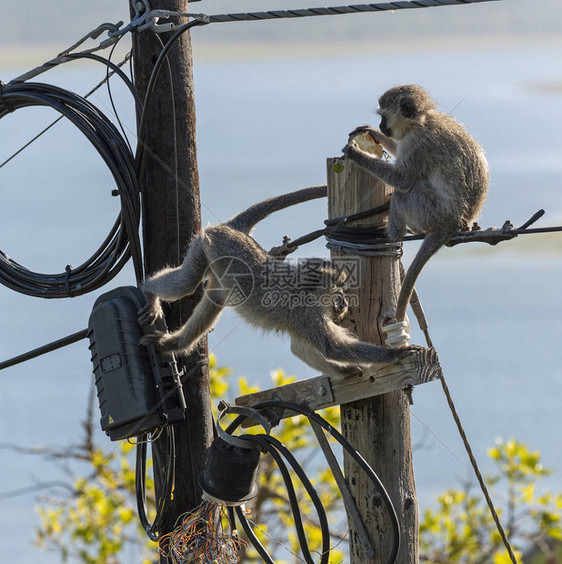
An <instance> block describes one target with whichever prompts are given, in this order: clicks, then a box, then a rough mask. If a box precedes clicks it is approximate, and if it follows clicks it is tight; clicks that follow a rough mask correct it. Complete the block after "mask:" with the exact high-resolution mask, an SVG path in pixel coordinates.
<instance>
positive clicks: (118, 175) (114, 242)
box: [0, 54, 143, 298]
mask: <svg viewBox="0 0 562 564" xmlns="http://www.w3.org/2000/svg"><path fill="white" fill-rule="evenodd" d="M81 56H84V55H81ZM77 58H78V55H77ZM86 58H95V59H96V60H97V59H98V57H97V56H95V55H91V54H90V55H88V56H87V57H86ZM112 68H113V67H112ZM32 106H47V107H51V108H53V109H54V110H56V111H57V112H59V113H60V114H61V115H63V116H64V117H66V118H68V119H69V120H70V121H71V122H72V123H73V124H74V125H75V126H76V127H77V128H78V129H79V130H80V131H81V132H82V133H83V134H84V135H85V136H86V137H87V139H88V140H89V141H90V142H91V143H92V145H93V146H94V147H95V149H96V150H97V151H98V153H99V154H100V156H101V157H102V158H103V160H104V161H105V163H106V165H107V166H108V168H109V169H110V172H111V174H112V176H113V178H114V180H115V183H116V185H117V191H116V193H117V194H118V195H119V196H120V199H121V212H120V214H119V217H118V218H117V220H116V222H115V224H114V225H113V227H112V229H111V231H110V233H109V235H108V236H107V238H106V240H105V241H104V242H103V244H102V245H101V246H100V247H99V249H98V250H97V251H96V252H95V253H94V254H93V255H92V256H91V257H90V258H89V259H87V260H86V261H85V262H84V263H83V264H81V265H80V266H78V267H77V268H72V267H70V266H68V267H67V268H66V270H65V272H64V273H61V274H54V275H50V274H41V273H36V272H33V271H30V270H28V269H27V268H25V267H24V266H22V265H20V264H18V263H17V262H16V261H14V260H12V259H11V258H10V257H8V256H7V255H6V254H5V253H4V252H2V251H0V283H2V284H4V285H6V286H7V287H9V288H11V289H13V290H15V291H18V292H21V293H23V294H27V295H31V296H35V297H43V298H63V297H71V296H78V295H82V294H85V293H88V292H91V291H93V290H96V289H98V288H100V287H101V286H103V285H105V284H106V283H107V282H109V281H110V280H111V279H112V278H113V277H114V276H116V275H117V274H118V272H119V271H120V270H121V269H122V268H123V266H124V265H125V263H126V262H127V261H128V260H129V258H130V257H131V256H132V257H133V262H134V269H135V275H136V277H137V280H141V279H142V276H143V270H142V252H141V244H140V238H139V223H140V213H141V205H140V192H139V185H138V181H137V175H136V171H135V165H134V157H133V155H132V153H131V151H130V149H129V148H128V146H127V143H126V142H125V140H124V139H123V137H122V135H121V134H120V133H119V131H118V130H117V128H116V127H115V125H114V124H113V123H112V122H111V121H110V120H109V118H107V117H106V116H105V115H104V114H103V113H102V112H101V111H100V110H99V109H98V108H96V107H95V106H94V105H93V104H91V103H90V102H88V101H87V100H86V99H85V98H83V97H81V96H79V95H77V94H74V93H72V92H69V91H67V90H64V89H62V88H59V87H57V86H53V85H49V84H44V83H37V82H30V83H26V82H12V83H8V84H4V85H2V88H1V90H0V119H1V118H2V117H4V116H6V115H7V114H8V113H11V112H13V111H16V110H18V109H21V108H26V107H32Z"/></svg>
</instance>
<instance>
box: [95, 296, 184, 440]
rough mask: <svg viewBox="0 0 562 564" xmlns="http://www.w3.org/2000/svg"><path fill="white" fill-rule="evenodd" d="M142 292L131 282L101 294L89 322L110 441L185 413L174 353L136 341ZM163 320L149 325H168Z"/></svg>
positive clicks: (149, 429)
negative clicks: (162, 351) (161, 351)
mask: <svg viewBox="0 0 562 564" xmlns="http://www.w3.org/2000/svg"><path fill="white" fill-rule="evenodd" d="M145 303H146V301H145V297H144V294H143V293H142V292H141V291H140V290H139V289H138V288H136V287H134V286H124V287H122V288H117V289H115V290H112V291H110V292H107V293H106V294H104V295H102V296H100V297H99V298H98V299H97V300H96V302H95V304H94V308H93V310H92V313H91V315H90V319H89V322H88V338H89V339H90V351H91V354H92V363H93V365H94V376H95V380H96V388H97V394H98V400H99V405H100V411H101V420H100V422H101V427H102V429H103V430H104V431H105V432H106V433H107V434H108V435H109V437H110V438H111V440H112V441H117V440H120V439H126V438H129V437H134V436H138V435H142V434H144V433H149V432H152V431H154V430H155V429H157V428H159V427H162V426H164V425H168V424H173V423H177V422H178V421H182V420H184V419H185V417H186V406H185V399H184V396H183V390H182V386H181V380H180V374H178V369H177V366H176V362H175V358H174V357H173V355H171V354H168V353H166V355H165V356H164V355H161V354H160V353H158V351H156V349H155V348H154V347H153V346H148V347H146V346H143V345H140V344H139V340H140V338H141V337H142V336H143V334H144V330H143V328H142V327H141V326H140V324H139V322H138V311H139V310H140V309H141V308H142V307H143V306H144V305H145ZM161 323H162V324H160V325H156V326H151V327H150V328H149V331H150V330H155V329H158V330H161V331H165V330H166V324H165V322H164V321H162V322H161Z"/></svg>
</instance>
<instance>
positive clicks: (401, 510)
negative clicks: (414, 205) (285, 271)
mask: <svg viewBox="0 0 562 564" xmlns="http://www.w3.org/2000/svg"><path fill="white" fill-rule="evenodd" d="M391 193H392V188H390V187H389V186H387V185H385V184H384V183H382V182H380V181H378V180H377V179H375V178H373V177H372V176H371V175H369V174H368V173H366V172H364V171H362V170H361V169H359V167H357V166H356V165H355V164H354V163H352V162H351V161H348V160H346V159H342V158H334V159H328V208H329V216H330V217H331V218H333V217H341V216H345V215H349V214H354V213H357V212H361V211H364V210H367V209H370V208H373V207H376V206H379V205H381V204H383V203H385V202H387V201H388V200H389V198H390V195H391ZM386 219H387V215H386V214H384V215H383V216H381V215H378V216H375V217H373V218H368V219H363V220H357V221H354V222H353V223H350V224H348V226H353V225H368V226H373V227H381V226H383V225H384V224H385V221H386ZM333 256H342V255H341V254H339V253H333ZM345 256H347V257H350V256H356V255H345ZM356 258H357V261H358V264H359V276H360V278H359V280H360V282H359V284H358V287H356V288H355V289H352V290H351V292H354V296H355V297H356V300H357V303H358V307H357V308H356V309H355V308H353V309H352V314H351V318H352V319H353V323H354V330H355V331H356V332H357V335H358V336H359V337H360V338H361V339H363V340H365V341H370V342H372V343H376V344H384V333H383V331H382V326H383V325H384V324H385V323H386V322H387V321H388V320H389V319H391V318H392V317H393V313H394V309H395V306H396V301H397V298H398V293H399V289H400V269H399V262H398V258H397V257H396V256H385V255H382V256H381V255H379V256H364V255H362V256H356ZM364 377H365V378H369V376H367V375H365V376H364ZM370 378H371V379H374V378H376V376H370ZM341 418H342V432H343V434H344V436H345V437H346V438H347V439H348V440H349V441H350V442H351V444H353V446H354V447H355V448H356V449H357V450H358V451H359V453H360V454H361V455H362V456H363V457H364V458H365V459H366V460H367V462H368V463H369V464H370V465H371V466H372V468H373V469H374V470H375V472H377V474H378V475H379V477H380V479H381V481H382V483H383V484H384V485H385V487H386V489H387V491H388V493H389V494H390V497H391V499H392V502H393V504H394V506H395V508H396V512H397V514H398V518H399V520H400V525H401V534H402V544H401V547H400V552H399V556H398V559H397V562H398V563H399V564H417V562H418V507H417V499H416V490H415V482H414V472H413V462H412V447H411V434H410V408H409V401H408V397H407V395H406V394H405V393H404V392H403V391H401V390H395V391H391V392H389V393H386V394H384V395H379V396H376V397H373V398H368V399H361V400H358V401H354V402H351V403H345V404H342V405H341ZM344 466H345V475H346V481H347V482H348V484H349V487H350V489H351V492H352V494H353V497H354V498H355V500H356V503H357V506H358V508H359V512H360V514H361V516H362V518H363V521H364V523H365V525H366V528H367V531H368V532H369V535H370V537H371V543H372V546H373V548H374V549H375V557H374V558H372V559H367V558H365V554H364V552H363V548H362V545H361V543H360V542H359V539H358V537H357V534H356V533H355V531H354V527H353V521H352V520H351V519H350V529H351V535H350V538H351V543H350V544H351V545H350V563H351V564H367V563H369V564H380V563H384V562H386V558H387V557H388V555H389V554H390V552H391V548H392V529H391V522H390V520H389V518H388V514H387V511H386V508H385V506H384V504H383V503H382V498H381V497H380V495H379V494H378V493H377V492H376V491H375V489H374V486H373V485H372V483H371V482H370V481H369V480H368V479H367V478H366V476H365V474H364V473H363V472H361V471H360V470H359V469H358V466H357V464H356V463H354V461H353V460H351V459H350V458H348V457H345V458H344Z"/></svg>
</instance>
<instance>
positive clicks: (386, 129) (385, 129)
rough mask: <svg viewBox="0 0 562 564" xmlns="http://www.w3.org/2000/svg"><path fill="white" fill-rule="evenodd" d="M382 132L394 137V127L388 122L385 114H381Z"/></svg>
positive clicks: (380, 126)
mask: <svg viewBox="0 0 562 564" xmlns="http://www.w3.org/2000/svg"><path fill="white" fill-rule="evenodd" d="M379 129H380V130H381V132H382V133H383V134H384V135H386V136H387V137H392V128H391V127H390V126H389V124H388V120H387V118H386V116H385V115H384V114H381V123H380V125H379Z"/></svg>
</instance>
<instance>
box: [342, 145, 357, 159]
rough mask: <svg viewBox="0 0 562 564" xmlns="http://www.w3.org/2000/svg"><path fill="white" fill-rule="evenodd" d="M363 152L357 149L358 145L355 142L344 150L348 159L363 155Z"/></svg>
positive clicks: (344, 154)
mask: <svg viewBox="0 0 562 564" xmlns="http://www.w3.org/2000/svg"><path fill="white" fill-rule="evenodd" d="M361 152H362V151H361V150H360V149H358V148H357V145H356V144H355V143H353V141H349V142H348V143H347V145H346V146H345V147H344V148H343V149H342V153H343V156H344V157H345V158H346V159H352V160H353V158H354V157H357V156H359V155H361Z"/></svg>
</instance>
